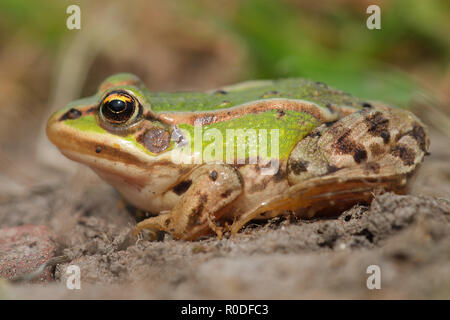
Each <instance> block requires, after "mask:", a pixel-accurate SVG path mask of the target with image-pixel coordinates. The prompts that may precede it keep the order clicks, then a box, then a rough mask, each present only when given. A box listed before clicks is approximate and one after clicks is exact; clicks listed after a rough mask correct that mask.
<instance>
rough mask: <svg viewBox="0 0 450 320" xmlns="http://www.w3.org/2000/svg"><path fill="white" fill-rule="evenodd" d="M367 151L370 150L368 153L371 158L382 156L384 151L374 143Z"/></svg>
mask: <svg viewBox="0 0 450 320" xmlns="http://www.w3.org/2000/svg"><path fill="white" fill-rule="evenodd" d="M369 149H370V152H371V154H372V156H373V157H377V156H379V155H381V154H383V152H384V149H383V148H382V147H381V146H380V145H379V144H378V143H376V142H374V143H372V144H371V145H370V146H369Z"/></svg>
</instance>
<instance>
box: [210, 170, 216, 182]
mask: <svg viewBox="0 0 450 320" xmlns="http://www.w3.org/2000/svg"><path fill="white" fill-rule="evenodd" d="M209 177H210V178H211V180H212V181H216V180H217V171H216V170H213V171H211V173H210V174H209Z"/></svg>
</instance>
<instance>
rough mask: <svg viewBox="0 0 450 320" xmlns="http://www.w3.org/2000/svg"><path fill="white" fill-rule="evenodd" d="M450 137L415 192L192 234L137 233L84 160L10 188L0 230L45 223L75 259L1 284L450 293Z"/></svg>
mask: <svg viewBox="0 0 450 320" xmlns="http://www.w3.org/2000/svg"><path fill="white" fill-rule="evenodd" d="M447 144H448V141H447V139H446V138H445V137H444V136H441V135H439V134H438V133H433V135H432V146H431V155H430V156H429V157H427V159H426V160H425V162H424V164H423V166H422V168H421V170H420V172H419V173H418V175H417V176H416V178H415V181H414V183H413V185H412V189H411V195H395V194H392V193H385V194H379V195H376V197H375V199H374V201H373V202H372V203H371V205H369V206H363V205H357V206H355V207H353V208H351V209H350V210H348V211H346V212H344V213H343V214H341V215H340V216H338V217H336V218H329V219H317V220H299V219H295V218H293V217H291V218H288V219H285V218H282V219H281V218H275V219H273V220H271V221H269V222H265V223H258V224H256V223H253V224H250V225H248V226H247V227H246V228H245V229H244V230H243V231H242V232H240V233H239V234H238V235H237V236H235V237H231V238H224V239H221V240H219V239H216V238H207V239H203V240H200V241H194V242H184V241H177V240H173V239H171V238H170V236H169V235H164V236H163V237H161V239H160V241H156V242H151V241H149V240H146V238H145V236H144V237H140V238H139V239H137V240H136V239H134V238H132V237H131V236H130V230H131V228H132V226H133V225H134V219H133V218H132V216H131V215H130V214H129V212H128V211H127V210H126V206H125V204H124V203H123V202H122V201H121V200H120V197H119V196H118V194H117V193H116V192H115V191H114V190H113V189H112V188H111V187H110V186H108V185H107V184H105V183H103V182H102V181H101V180H100V179H98V178H97V177H96V176H95V175H94V174H93V173H91V172H90V171H89V170H88V169H85V168H84V167H81V166H80V167H79V169H78V170H77V172H76V173H75V174H74V175H71V176H70V177H67V174H62V173H58V172H56V173H54V175H55V176H57V177H60V179H51V180H50V181H51V182H48V183H47V184H44V185H43V186H41V187H39V188H34V189H32V190H26V192H24V191H23V190H22V192H19V191H17V192H15V193H9V194H8V193H5V194H4V195H3V197H2V198H1V206H0V226H1V227H2V228H6V227H9V228H13V227H17V226H22V225H44V226H46V228H47V230H48V232H49V234H51V236H50V238H51V240H52V241H53V243H54V245H55V249H54V253H53V256H59V255H66V256H67V257H68V262H66V263H60V264H57V265H56V267H48V268H47V270H49V271H50V273H51V275H52V277H53V278H54V280H52V281H41V282H38V283H36V281H35V283H34V284H30V283H28V282H25V281H16V282H6V281H3V282H0V297H1V298H50V299H54V298H138V299H140V298H157V299H166V298H168V299H173V298H175V299H215V298H217V299H222V298H230V299H234V298H237V299H253V298H268V299H298V298H339V299H341V298H450V200H449V197H448V195H449V194H450V192H449V190H450V184H449V176H450V163H449V161H448V159H449V156H450V151H449V150H448V148H447V147H446V146H447ZM41 170H43V171H45V168H41ZM3 187H5V186H3ZM3 230H5V229H3ZM21 250H23V249H21ZM19 253H20V251H19ZM1 258H2V256H1V255H0V262H1ZM3 258H4V256H3ZM0 265H2V263H0ZM69 265H77V266H79V267H80V270H81V290H68V289H67V288H66V281H67V277H68V274H67V272H66V271H67V270H66V269H67V267H68V266H69ZM370 265H377V266H379V267H380V270H381V289H379V290H377V289H374V290H369V289H368V288H367V285H366V282H367V279H368V277H369V276H370V275H371V274H368V273H367V268H368V266H370Z"/></svg>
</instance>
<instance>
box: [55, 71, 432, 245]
mask: <svg viewBox="0 0 450 320" xmlns="http://www.w3.org/2000/svg"><path fill="white" fill-rule="evenodd" d="M47 135H48V138H49V139H50V140H51V141H52V142H53V143H54V144H55V145H56V146H57V147H58V148H59V150H60V151H61V152H62V153H63V154H64V155H65V156H67V157H68V158H69V159H72V160H74V161H77V162H81V163H83V164H85V165H87V166H89V167H90V168H92V169H93V170H94V171H95V172H96V173H97V174H98V175H99V176H100V177H101V178H102V179H104V180H105V181H106V182H108V183H109V184H111V185H112V186H113V187H114V188H116V189H117V190H118V191H119V192H120V193H121V194H122V196H123V197H124V198H125V199H126V200H127V201H128V202H129V203H131V204H132V205H133V206H135V207H136V208H139V209H141V210H144V211H145V212H148V213H149V214H151V216H150V217H149V218H147V219H145V220H143V221H141V222H139V223H137V225H136V226H135V229H134V233H135V234H138V233H139V232H141V231H142V230H143V229H149V230H151V231H153V232H151V233H152V234H156V233H157V232H159V231H165V232H167V233H170V234H171V235H172V236H173V237H174V238H176V239H184V240H196V239H199V238H200V237H203V236H207V235H210V234H214V233H215V234H217V235H218V236H219V237H220V236H222V234H223V233H224V232H226V233H227V234H235V233H237V232H238V231H239V230H240V229H241V228H242V227H243V226H244V225H245V224H246V223H248V222H249V221H250V220H253V219H269V218H272V217H275V216H278V215H283V214H287V213H291V214H292V213H294V214H295V215H297V216H299V217H302V218H311V217H315V216H324V215H336V214H338V213H339V212H342V211H343V210H345V209H347V208H349V207H350V206H352V205H354V204H356V203H360V202H365V203H368V202H370V200H371V199H372V197H373V195H374V193H375V192H378V191H382V190H384V191H393V192H396V193H404V192H406V190H407V186H408V185H409V184H408V181H409V180H410V179H409V178H410V177H411V176H412V175H413V173H414V172H415V171H416V169H417V168H418V167H419V164H420V163H421V162H422V160H423V158H424V156H425V155H426V154H427V153H428V148H429V138H428V133H427V129H426V127H425V126H424V124H423V123H422V122H421V121H420V120H419V119H418V118H417V117H416V116H414V115H413V114H412V113H411V112H409V111H407V110H402V109H396V108H391V107H389V106H387V105H385V104H383V103H380V102H367V101H364V100H361V99H359V98H357V97H353V96H351V95H350V94H347V93H345V92H342V91H340V90H337V89H334V88H331V87H329V86H327V85H326V84H324V83H320V82H313V81H309V80H305V79H279V80H273V81H271V80H270V81H269V80H262V81H249V82H244V83H240V84H236V85H232V86H227V87H223V88H220V89H216V90H210V91H207V92H171V93H164V92H151V91H149V90H147V89H146V88H145V86H144V84H143V83H142V81H141V80H140V79H139V78H138V77H136V76H134V75H132V74H125V73H122V74H117V75H113V76H111V77H109V78H107V79H106V80H105V81H104V82H103V83H102V84H101V85H100V87H99V89H98V91H97V94H95V95H94V96H92V97H88V98H84V99H80V100H76V101H74V102H71V103H69V104H68V105H67V106H66V107H64V108H62V109H61V110H59V111H57V112H55V113H54V114H53V115H52V116H51V118H50V119H49V121H48V124H47Z"/></svg>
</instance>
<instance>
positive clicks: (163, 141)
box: [47, 74, 173, 173]
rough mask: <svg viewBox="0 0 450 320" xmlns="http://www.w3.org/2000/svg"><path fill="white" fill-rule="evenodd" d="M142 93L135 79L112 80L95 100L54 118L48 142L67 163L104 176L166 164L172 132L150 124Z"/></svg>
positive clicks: (66, 109)
mask: <svg viewBox="0 0 450 320" xmlns="http://www.w3.org/2000/svg"><path fill="white" fill-rule="evenodd" d="M144 91H145V89H144V86H143V84H142V82H141V81H140V80H139V78H137V77H136V76H134V75H131V74H117V75H114V76H111V77H109V78H108V79H106V80H105V81H104V82H103V83H102V84H101V85H100V87H99V90H98V92H97V94H96V95H94V96H92V97H89V98H84V99H80V100H76V101H74V102H71V103H69V104H68V105H67V106H66V107H64V108H62V109H61V110H59V111H57V112H55V113H54V114H53V115H52V116H51V118H50V120H49V121H48V124H47V135H48V138H49V139H50V141H51V142H53V143H54V144H55V145H56V146H57V147H58V148H59V149H60V151H61V152H62V153H63V154H64V155H65V156H67V157H68V158H70V159H72V160H75V161H78V162H81V163H84V164H87V165H89V166H90V167H92V168H94V169H99V170H103V171H106V170H107V171H110V172H111V171H114V172H115V171H120V170H122V171H125V170H130V169H131V168H132V167H134V168H145V167H147V166H148V165H151V164H152V163H155V162H156V161H158V160H161V159H164V158H167V156H168V154H170V150H171V149H172V148H173V142H172V141H171V139H170V137H171V131H172V129H171V128H170V125H168V124H165V123H163V122H161V121H159V120H157V119H156V118H155V116H154V114H153V113H152V111H151V107H150V103H149V101H148V100H147V98H146V97H145V94H144ZM117 173H120V172H117Z"/></svg>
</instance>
